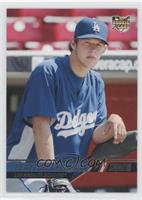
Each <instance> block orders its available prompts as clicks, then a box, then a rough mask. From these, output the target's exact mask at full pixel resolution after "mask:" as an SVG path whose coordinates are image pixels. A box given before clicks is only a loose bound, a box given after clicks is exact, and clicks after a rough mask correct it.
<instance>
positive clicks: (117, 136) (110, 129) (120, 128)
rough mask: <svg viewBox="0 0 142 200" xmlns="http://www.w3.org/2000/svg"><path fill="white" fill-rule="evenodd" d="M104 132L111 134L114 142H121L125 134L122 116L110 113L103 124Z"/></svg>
mask: <svg viewBox="0 0 142 200" xmlns="http://www.w3.org/2000/svg"><path fill="white" fill-rule="evenodd" d="M105 132H106V133H111V134H112V135H113V138H114V140H113V143H114V144H119V143H122V142H123V141H124V140H125V138H126V136H127V131H126V127H125V124H124V122H123V120H122V118H121V117H120V116H119V115H117V114H111V115H110V117H109V118H108V121H107V123H106V125H105Z"/></svg>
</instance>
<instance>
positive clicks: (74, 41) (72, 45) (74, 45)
mask: <svg viewBox="0 0 142 200" xmlns="http://www.w3.org/2000/svg"><path fill="white" fill-rule="evenodd" d="M70 45H71V48H72V50H75V48H76V40H75V39H72V40H71V42H70Z"/></svg>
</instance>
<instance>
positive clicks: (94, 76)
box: [90, 69, 104, 82]
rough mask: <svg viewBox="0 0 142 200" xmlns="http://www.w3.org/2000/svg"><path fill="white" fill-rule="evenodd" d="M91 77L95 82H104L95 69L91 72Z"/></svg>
mask: <svg viewBox="0 0 142 200" xmlns="http://www.w3.org/2000/svg"><path fill="white" fill-rule="evenodd" d="M90 76H91V77H92V78H93V80H95V81H97V82H104V81H103V79H102V76H101V74H100V73H99V72H97V71H96V70H95V69H92V70H90Z"/></svg>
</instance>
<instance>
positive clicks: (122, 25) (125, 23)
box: [112, 16, 130, 32]
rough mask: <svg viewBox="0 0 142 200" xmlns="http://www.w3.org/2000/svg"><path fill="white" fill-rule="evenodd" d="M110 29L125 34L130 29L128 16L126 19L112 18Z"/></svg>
mask: <svg viewBox="0 0 142 200" xmlns="http://www.w3.org/2000/svg"><path fill="white" fill-rule="evenodd" d="M112 28H113V29H116V30H118V31H120V32H127V31H128V30H129V28H130V16H127V17H120V16H113V17H112Z"/></svg>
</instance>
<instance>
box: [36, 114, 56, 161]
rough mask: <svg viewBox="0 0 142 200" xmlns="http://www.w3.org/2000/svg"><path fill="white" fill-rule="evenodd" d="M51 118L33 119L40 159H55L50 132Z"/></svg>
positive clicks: (38, 117) (39, 117)
mask: <svg viewBox="0 0 142 200" xmlns="http://www.w3.org/2000/svg"><path fill="white" fill-rule="evenodd" d="M50 121H51V120H50V118H48V117H41V116H37V117H33V118H32V124H33V133H34V140H35V147H36V152H37V157H38V159H44V160H46V159H54V145H53V138H52V134H51V130H50Z"/></svg>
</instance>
